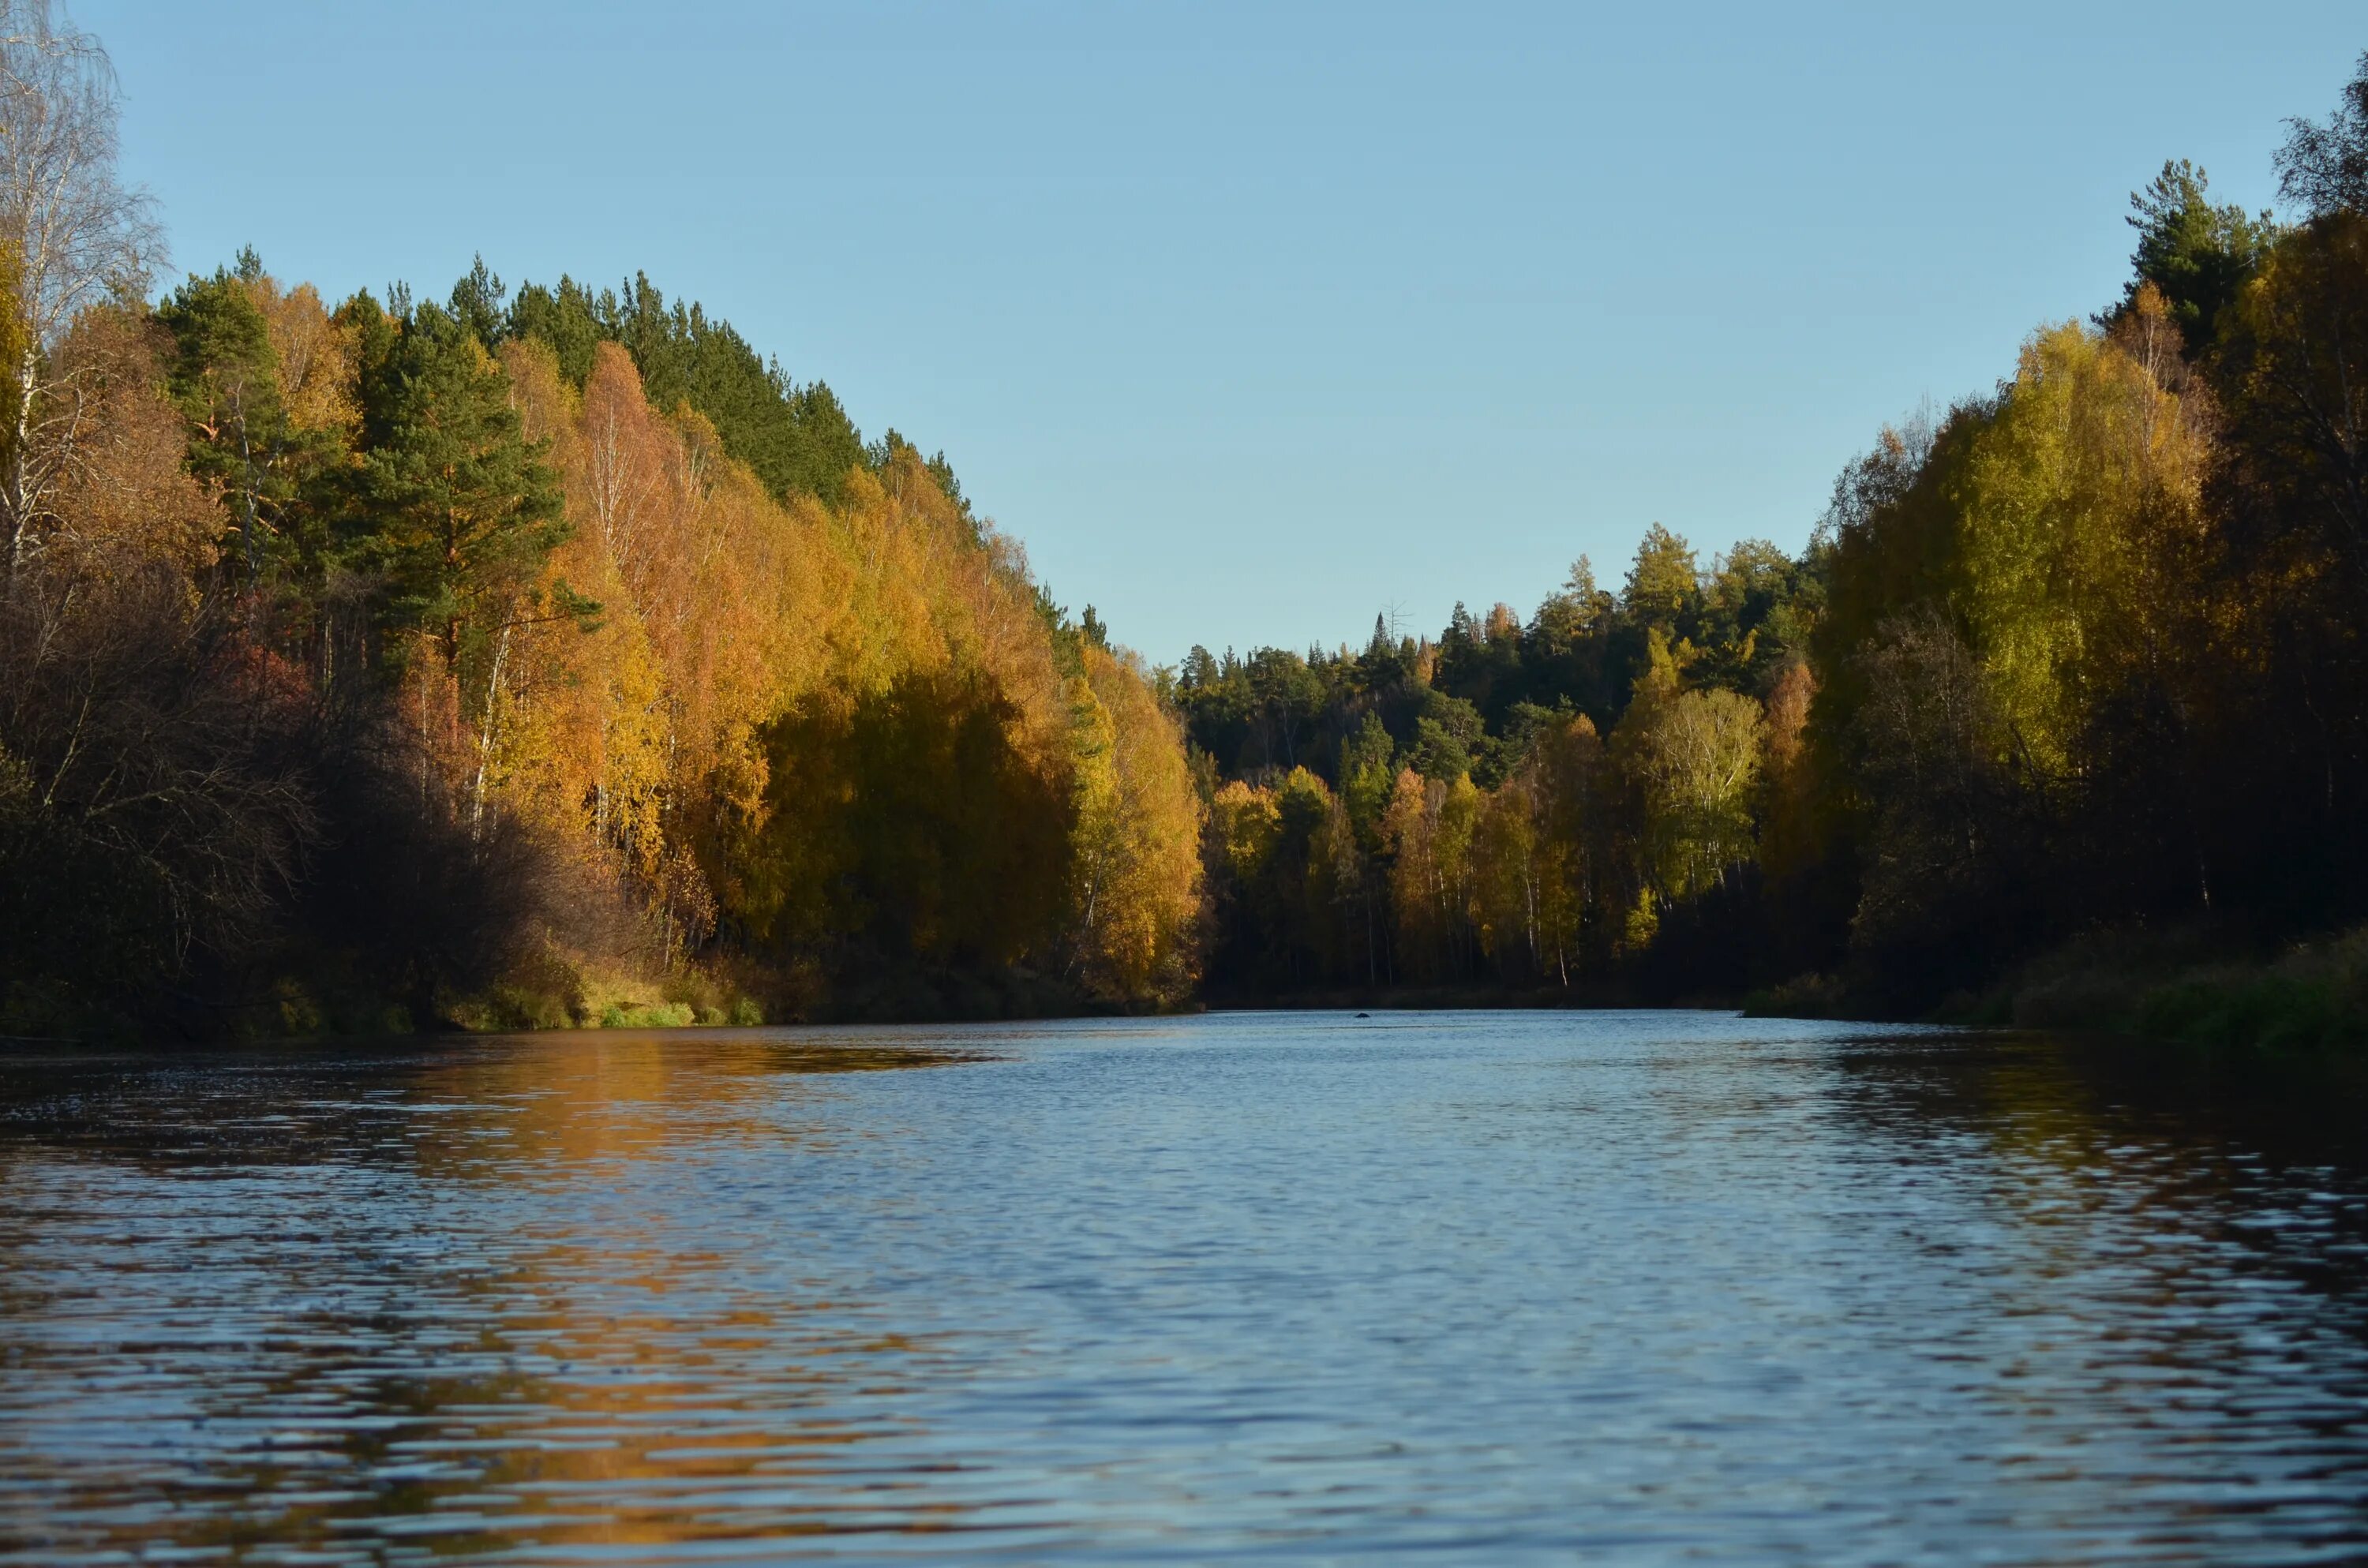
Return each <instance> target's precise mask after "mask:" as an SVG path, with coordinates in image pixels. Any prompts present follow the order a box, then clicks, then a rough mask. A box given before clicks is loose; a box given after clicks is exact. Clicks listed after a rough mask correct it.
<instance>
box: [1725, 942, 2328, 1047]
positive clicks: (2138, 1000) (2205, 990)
mask: <svg viewBox="0 0 2368 1568" xmlns="http://www.w3.org/2000/svg"><path fill="white" fill-rule="evenodd" d="M1745 1006H1746V1011H1748V1012H1750V1013H1753V1014H1756V1015H1760V1016H1767V1017H1845V1018H1846V1017H1874V1016H1880V1010H1879V1009H1870V1008H1869V1007H1868V1006H1866V1005H1865V1003H1864V998H1863V994H1861V993H1860V992H1859V991H1857V990H1855V989H1854V988H1853V987H1851V986H1850V984H1849V983H1847V981H1845V980H1843V979H1839V978H1835V977H1829V976H1824V975H1809V976H1804V977H1802V978H1801V979H1798V980H1794V981H1793V982H1790V983H1787V984H1785V985H1783V986H1781V987H1777V988H1775V989H1774V990H1771V991H1765V992H1759V993H1755V994H1753V995H1752V996H1751V997H1750V998H1749V999H1748V1001H1747V1003H1746V1005H1745ZM1930 1019H1931V1021H1934V1022H1941V1023H1959V1024H1976V1025H1987V1026H1992V1027H2012V1028H2051V1029H2077V1030H2084V1031H2089V1032H2095V1033H2102V1034H2116V1035H2125V1036H2130V1037H2133V1038H2136V1039H2144V1040H2167V1041H2177V1042H2180V1043H2184V1044H2189V1045H2198V1046H2206V1047H2212V1048H2215V1049H2220V1050H2232V1051H2269V1052H2278V1053H2286V1054H2308V1053H2326V1052H2356V1051H2362V1050H2363V1048H2368V926H2356V927H2353V928H2351V929H2350V930H2346V931H2341V932H2338V933H2335V934H2333V935H2330V936H2328V937H2320V938H2317V939H2314V940H2310V941H2304V942H2290V943H2285V944H2283V945H2280V944H2268V943H2262V942H2259V941H2256V940H2253V939H2250V938H2248V937H2244V936H2243V935H2241V934H2238V933H2234V932H2230V931H2226V930H2219V929H2213V928H2209V927H2203V926H2188V927H2180V928H2173V929H2169V930H2146V929H2132V930H2118V931H2100V932H2095V933H2091V934H2089V935H2088V936H2084V937H2078V938H2076V939H2074V940H2072V941H2070V942H2066V943H2065V944H2064V945H2062V946H2061V947H2057V948H2055V949H2050V950H2049V951H2047V952H2045V953H2043V954H2041V955H2040V956H2039V957H2037V958H2035V959H2032V960H2028V961H2026V962H2025V963H2023V964H2021V966H2019V967H2018V968H2016V969H2015V970H2013V971H2010V972H2009V974H2008V975H2007V976H2006V977H2005V978H2004V979H2003V980H2001V981H1999V982H1998V983H1996V984H1994V985H1992V986H1991V987H1989V988H1988V989H1987V990H1985V991H1983V992H1980V993H1978V994H1959V995H1957V996H1954V997H1952V998H1950V999H1949V1000H1948V1001H1947V1002H1945V1003H1943V1004H1942V1005H1941V1006H1940V1007H1939V1008H1938V1009H1936V1010H1935V1011H1934V1012H1932V1013H1931V1014H1930Z"/></svg>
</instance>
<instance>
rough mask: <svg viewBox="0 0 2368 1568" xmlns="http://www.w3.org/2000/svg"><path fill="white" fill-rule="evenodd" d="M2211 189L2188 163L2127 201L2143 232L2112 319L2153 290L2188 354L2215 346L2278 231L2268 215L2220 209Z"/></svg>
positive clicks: (2167, 169) (2170, 166) (2132, 220)
mask: <svg viewBox="0 0 2368 1568" xmlns="http://www.w3.org/2000/svg"><path fill="white" fill-rule="evenodd" d="M2208 186H2209V181H2208V180H2207V178H2206V177H2205V176H2204V173H2203V170H2202V169H2200V168H2197V167H2196V166H2195V165H2193V164H2191V163H2189V162H2188V161H2187V160H2186V159H2184V158H2180V159H2179V160H2177V161H2176V162H2166V163H2165V164H2164V165H2162V173H2160V174H2158V175H2157V176H2155V177H2154V178H2153V179H2152V180H2151V181H2149V182H2148V183H2147V185H2146V188H2145V189H2144V190H2140V191H2133V192H2132V193H2131V194H2130V207H2131V214H2130V217H2129V219H2128V220H2127V221H2128V222H2129V225H2130V227H2131V228H2133V229H2135V230H2136V231H2137V232H2138V244H2137V249H2136V250H2135V252H2134V253H2133V254H2132V255H2131V256H2130V270H2131V273H2132V277H2131V278H2130V282H2129V285H2128V287H2127V289H2126V290H2124V292H2123V296H2122V303H2121V307H2120V309H2119V310H2118V311H2117V312H2114V313H2115V314H2116V315H2117V316H2118V315H2126V314H2128V313H2129V312H2131V311H2132V310H2133V309H2134V308H2135V305H2136V302H2137V296H2138V290H2140V289H2142V288H2144V287H2146V285H2147V284H2152V285H2153V286H2154V287H2155V288H2157V290H2161V292H2162V296H2163V298H2164V299H2165V300H2167V301H2169V305H2170V313H2171V319H2172V320H2173V321H2174V322H2176V323H2177V324H2178V325H2179V328H2180V333H2181V334H2182V335H2183V337H2184V339H2185V342H2186V344H2187V347H2188V352H2189V353H2191V354H2194V353H2201V352H2202V351H2203V349H2204V348H2205V347H2208V346H2209V345H2210V344H2211V342H2212V333H2213V328H2214V325H2215V324H2216V323H2217V322H2218V320H2219V317H2220V312H2222V311H2224V310H2226V308H2227V307H2228V306H2229V305H2230V304H2231V303H2232V302H2234V301H2235V300H2236V298H2237V290H2240V289H2242V288H2243V287H2244V286H2245V280H2246V279H2247V278H2250V277H2251V276H2252V275H2253V273H2254V271H2255V270H2256V269H2258V268H2259V267H2260V265H2261V258H2262V257H2263V256H2266V255H2267V254H2268V253H2269V248H2270V244H2271V241H2272V240H2273V239H2274V238H2275V237H2276V235H2277V225H2276V224H2275V223H2273V222H2271V219H2270V215H2269V214H2268V213H2267V212H2263V213H2260V214H2258V215H2248V213H2247V212H2246V211H2245V210H2244V209H2243V208H2241V207H2237V206H2234V205H2230V206H2225V207H2215V206H2214V205H2213V204H2212V201H2211V199H2210V198H2209V197H2208V196H2207V195H2206V190H2207V188H2208Z"/></svg>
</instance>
